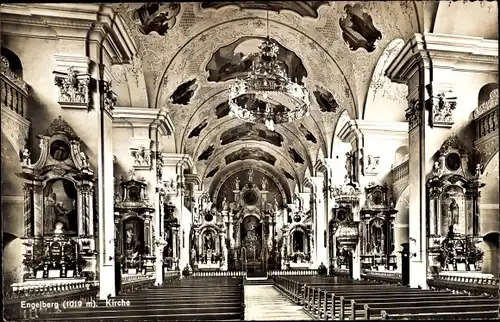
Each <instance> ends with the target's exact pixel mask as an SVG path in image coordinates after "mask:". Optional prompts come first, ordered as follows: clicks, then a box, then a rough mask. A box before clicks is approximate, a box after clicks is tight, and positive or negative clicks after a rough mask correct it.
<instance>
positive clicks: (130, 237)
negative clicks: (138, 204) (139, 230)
mask: <svg viewBox="0 0 500 322" xmlns="http://www.w3.org/2000/svg"><path fill="white" fill-rule="evenodd" d="M134 241H135V234H134V232H133V231H132V229H127V230H126V231H125V248H126V249H127V250H129V249H130V250H131V249H132V248H133V246H134Z"/></svg>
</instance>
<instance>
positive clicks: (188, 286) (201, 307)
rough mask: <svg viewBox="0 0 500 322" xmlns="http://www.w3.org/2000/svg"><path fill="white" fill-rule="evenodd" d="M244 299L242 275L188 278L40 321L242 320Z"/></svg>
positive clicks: (46, 315)
mask: <svg viewBox="0 0 500 322" xmlns="http://www.w3.org/2000/svg"><path fill="white" fill-rule="evenodd" d="M243 302H244V294H243V285H242V278H241V277H232V278H231V277H212V278H186V279H182V280H176V281H173V282H171V283H167V284H164V285H162V286H158V287H156V286H152V287H149V288H147V289H142V290H137V291H133V292H131V293H128V294H124V295H119V296H117V297H115V298H113V299H112V300H111V301H108V302H106V301H98V302H97V303H96V304H97V306H96V307H94V308H87V307H82V308H73V309H68V310H64V311H62V312H56V313H47V314H42V315H40V317H39V319H38V321H121V322H124V321H168V320H191V321H192V320H219V321H220V320H224V321H227V320H237V321H241V320H243V319H244V312H245V310H244V304H243ZM127 303H128V304H127Z"/></svg>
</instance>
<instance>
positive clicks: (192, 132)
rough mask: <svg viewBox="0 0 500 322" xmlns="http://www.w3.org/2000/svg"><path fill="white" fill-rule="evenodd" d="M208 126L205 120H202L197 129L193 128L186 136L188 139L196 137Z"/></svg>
mask: <svg viewBox="0 0 500 322" xmlns="http://www.w3.org/2000/svg"><path fill="white" fill-rule="evenodd" d="M207 125H208V122H207V120H203V122H201V123H200V124H199V125H198V126H197V127H195V128H194V129H193V130H192V131H191V133H189V135H188V139H190V138H192V137H197V136H200V133H201V131H202V130H203V129H204V128H206V127H207Z"/></svg>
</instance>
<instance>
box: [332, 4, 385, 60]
mask: <svg viewBox="0 0 500 322" xmlns="http://www.w3.org/2000/svg"><path fill="white" fill-rule="evenodd" d="M344 9H345V13H346V15H345V17H342V18H340V20H339V22H340V28H342V38H343V39H344V41H345V42H346V43H348V44H349V49H351V50H353V51H355V50H357V49H358V48H364V49H365V50H366V51H367V52H369V53H371V52H372V51H374V50H375V42H376V41H377V40H380V39H382V33H381V32H380V31H379V30H378V29H377V28H375V26H374V25H373V19H372V17H371V16H370V14H368V13H366V12H364V11H363V8H362V7H361V5H360V4H356V5H354V7H353V6H351V5H346V6H345V7H344Z"/></svg>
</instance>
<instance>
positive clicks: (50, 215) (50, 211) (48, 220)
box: [43, 192, 57, 231]
mask: <svg viewBox="0 0 500 322" xmlns="http://www.w3.org/2000/svg"><path fill="white" fill-rule="evenodd" d="M56 200H57V195H56V193H55V192H53V193H49V195H48V196H47V197H45V211H44V214H43V221H44V223H43V226H44V228H45V229H46V230H47V231H52V229H53V228H54V224H55V222H54V221H55V218H56V215H55V206H56Z"/></svg>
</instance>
